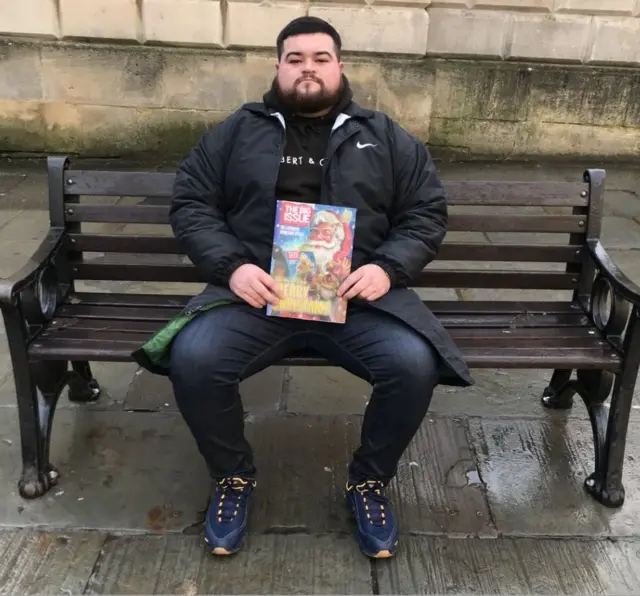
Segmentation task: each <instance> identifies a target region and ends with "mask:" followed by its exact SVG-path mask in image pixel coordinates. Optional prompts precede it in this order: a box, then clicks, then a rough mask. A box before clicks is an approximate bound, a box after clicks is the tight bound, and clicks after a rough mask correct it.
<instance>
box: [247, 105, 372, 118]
mask: <svg viewBox="0 0 640 596" xmlns="http://www.w3.org/2000/svg"><path fill="white" fill-rule="evenodd" d="M241 109H243V110H247V111H249V112H252V113H254V114H259V115H261V116H270V115H272V114H275V113H276V110H275V109H273V108H268V107H267V106H265V104H264V103H262V102H257V101H256V102H250V103H246V104H244V105H243V106H242V108H241ZM344 113H345V114H347V115H348V116H350V117H352V118H361V119H365V120H366V119H369V118H373V116H374V112H373V111H372V110H367V109H366V108H363V107H361V106H360V105H358V104H357V103H356V102H355V101H352V102H351V103H350V104H349V105H348V106H347V107H346V108H345V109H344Z"/></svg>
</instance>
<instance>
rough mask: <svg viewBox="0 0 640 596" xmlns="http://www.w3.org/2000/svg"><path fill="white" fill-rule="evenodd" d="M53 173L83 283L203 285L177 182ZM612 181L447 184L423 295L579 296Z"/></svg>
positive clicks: (58, 217) (55, 168) (53, 168)
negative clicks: (484, 291)
mask: <svg viewBox="0 0 640 596" xmlns="http://www.w3.org/2000/svg"><path fill="white" fill-rule="evenodd" d="M48 166H49V179H50V215H51V223H52V225H54V226H64V227H66V229H67V231H68V232H69V238H70V242H71V245H70V248H71V250H72V251H73V252H72V254H71V261H72V266H73V277H74V279H77V280H120V281H139V282H145V281H155V282H201V281H202V280H200V279H199V278H198V275H197V273H196V270H195V268H194V267H193V265H192V264H191V263H190V262H189V261H188V259H187V258H186V257H182V258H181V257H180V255H182V254H183V253H182V251H181V250H180V247H179V246H178V244H177V242H176V240H175V239H174V238H173V236H172V233H171V228H170V226H169V225H168V210H169V204H170V197H171V192H172V187H173V181H174V174H173V173H158V172H114V171H80V170H73V169H70V168H69V161H68V159H67V158H61V157H54V158H49V164H48ZM604 176H605V173H604V171H602V170H588V171H587V172H585V174H584V177H583V179H582V180H579V181H576V182H575V183H574V182H569V183H565V182H544V181H526V182H521V181H518V182H512V181H495V180H494V181H482V180H479V181H457V180H446V179H445V180H443V184H444V185H445V189H446V194H447V198H448V204H449V212H450V218H449V232H448V233H447V236H446V238H445V242H444V245H443V246H442V248H441V250H440V253H439V255H438V258H437V261H436V262H435V263H433V264H431V265H430V266H429V267H428V268H427V269H426V270H425V271H424V272H423V273H422V274H421V275H420V276H418V278H417V279H415V280H414V283H413V284H412V285H413V287H418V288H420V287H424V288H426V287H431V288H433V287H440V288H494V289H498V288H513V289H528V290H576V289H577V286H578V283H579V280H580V275H581V273H582V270H583V267H584V266H585V263H584V262H583V250H582V249H583V245H584V243H585V239H586V237H587V236H588V237H590V238H597V237H599V236H600V232H601V221H602V205H603V187H604ZM96 224H99V225H96ZM94 253H99V255H98V257H99V258H96V255H95V254H94ZM133 255H136V256H135V257H134V256H133ZM140 255H156V258H152V262H150V261H148V260H147V261H145V260H144V259H141V258H140ZM158 255H173V256H171V257H169V256H166V257H164V258H158ZM517 263H524V264H527V265H523V266H524V267H528V269H527V270H522V268H521V267H517V266H516V264H517ZM586 290H587V288H584V289H583V291H586ZM583 291H581V292H580V293H583Z"/></svg>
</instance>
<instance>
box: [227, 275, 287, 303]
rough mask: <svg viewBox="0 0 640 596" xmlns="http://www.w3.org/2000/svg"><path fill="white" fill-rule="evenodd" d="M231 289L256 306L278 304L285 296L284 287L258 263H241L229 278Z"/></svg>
mask: <svg viewBox="0 0 640 596" xmlns="http://www.w3.org/2000/svg"><path fill="white" fill-rule="evenodd" d="M229 287H230V288H231V291H232V292H233V293H234V294H235V295H236V296H238V297H239V298H242V299H243V300H244V301H245V302H247V303H249V304H250V305H251V306H253V307H254V308H262V307H263V306H265V304H267V302H269V303H270V304H277V303H278V301H279V300H280V299H281V298H283V297H284V295H283V293H282V289H281V288H280V286H279V285H278V284H277V283H276V281H275V280H274V279H273V277H271V276H270V275H269V274H268V273H265V272H264V271H263V270H262V269H260V267H257V266H256V265H251V264H246V265H240V267H238V268H237V269H236V270H235V271H234V272H233V274H232V275H231V278H230V279H229Z"/></svg>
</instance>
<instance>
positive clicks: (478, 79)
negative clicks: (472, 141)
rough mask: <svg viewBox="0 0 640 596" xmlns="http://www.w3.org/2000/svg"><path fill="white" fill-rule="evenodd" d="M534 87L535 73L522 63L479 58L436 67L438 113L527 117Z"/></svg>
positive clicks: (505, 118)
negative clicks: (533, 77)
mask: <svg viewBox="0 0 640 596" xmlns="http://www.w3.org/2000/svg"><path fill="white" fill-rule="evenodd" d="M530 87H531V77H530V76H528V73H527V70H526V67H524V66H522V65H516V64H511V63H508V62H496V61H494V62H490V63H489V62H484V61H478V60H473V61H471V60H470V61H467V62H464V63H460V62H456V63H453V62H447V63H441V64H438V66H437V68H436V79H435V95H434V116H437V117H440V118H464V119H469V120H472V121H476V120H497V121H502V122H504V121H510V120H514V121H515V120H526V119H527V118H528V112H529V109H530V108H529V104H530V100H529V95H530V91H531V89H530ZM452 126H453V128H457V126H456V125H455V124H454V123H452ZM460 132H463V133H464V130H462V131H460Z"/></svg>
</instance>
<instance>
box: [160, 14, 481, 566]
mask: <svg viewBox="0 0 640 596" xmlns="http://www.w3.org/2000/svg"><path fill="white" fill-rule="evenodd" d="M340 51H341V40H340V36H339V34H338V33H337V31H336V30H335V29H334V28H333V27H332V26H331V25H330V24H329V23H327V22H325V21H323V20H321V19H317V18H312V17H301V18H299V19H295V20H294V21H292V22H291V23H289V24H288V25H287V26H286V27H285V28H284V29H283V30H282V31H281V33H280V34H279V36H278V39H277V55H278V61H277V64H276V73H277V74H276V77H275V80H274V82H273V86H272V88H271V90H269V91H268V92H267V93H266V94H265V95H264V98H263V100H264V101H263V102H261V103H249V104H246V105H244V106H242V107H241V108H239V109H238V111H236V112H235V113H234V114H232V115H231V116H229V117H228V118H227V119H225V120H224V121H223V122H222V123H220V124H219V125H217V126H216V127H214V128H212V129H211V130H209V131H208V132H207V133H205V134H204V135H203V137H202V138H201V139H200V141H199V143H198V144H197V146H196V147H195V148H194V149H193V151H192V152H191V154H190V155H189V156H188V157H187V159H186V160H185V161H184V162H183V163H182V164H181V165H180V166H179V169H178V172H177V178H176V183H175V188H174V195H173V201H172V206H171V225H172V227H173V230H174V233H175V235H176V237H177V239H178V240H179V242H180V244H181V246H182V247H183V249H184V251H185V252H186V254H187V255H188V256H189V258H190V259H191V260H192V261H193V263H194V264H195V265H196V267H197V268H198V269H199V271H200V272H201V274H202V275H203V277H204V279H206V280H207V281H209V285H208V286H207V288H206V289H205V290H204V291H203V293H202V294H200V295H198V296H196V297H195V298H194V299H193V300H192V302H191V303H190V305H189V307H188V309H187V312H190V313H197V316H196V317H194V318H193V319H192V320H191V321H190V322H189V323H188V324H187V325H186V326H185V327H184V328H183V329H182V330H180V332H179V333H178V335H177V337H176V338H175V340H174V342H173V345H172V350H171V370H170V378H171V382H172V384H173V388H174V391H175V395H176V401H177V403H178V406H179V408H180V412H181V413H182V416H183V417H184V419H185V421H186V423H187V424H188V426H189V428H190V430H191V432H192V434H193V436H194V438H195V440H196V443H197V446H198V449H199V450H200V453H201V454H202V456H203V457H204V459H205V460H206V463H207V465H208V467H209V470H210V473H211V475H212V477H213V478H214V479H215V480H216V481H217V484H216V492H215V494H214V495H213V497H212V500H211V504H210V507H209V511H208V513H207V517H206V522H205V529H204V536H205V541H206V543H207V545H208V548H209V549H211V551H212V552H213V553H215V554H218V555H227V554H231V553H233V552H236V551H237V550H238V549H239V548H240V546H241V544H242V539H243V536H244V534H245V531H246V527H247V512H248V505H249V501H250V499H251V494H252V491H253V488H254V487H255V485H256V482H255V478H256V468H255V467H254V463H253V458H252V452H251V447H250V446H249V444H248V442H247V440H246V439H245V436H244V417H243V407H242V402H241V398H240V395H239V392H238V385H239V382H240V380H242V379H245V378H247V377H248V376H251V375H252V374H255V373H256V372H258V371H260V370H262V369H264V368H265V367H267V366H269V365H270V364H273V363H276V362H277V361H279V360H281V359H282V358H283V357H285V356H286V355H288V354H290V353H291V352H292V351H296V350H300V349H306V348H311V349H313V350H316V351H318V352H320V353H321V354H322V355H324V356H325V357H326V358H327V359H329V360H330V361H331V362H332V363H333V364H335V365H337V366H341V367H343V368H344V369H346V370H348V371H349V372H351V373H353V374H355V375H357V376H359V377H361V378H362V379H365V380H366V381H368V382H369V383H370V384H371V385H372V386H373V393H372V395H371V399H370V401H369V403H368V405H367V407H366V411H365V415H364V420H363V424H362V435H361V444H360V446H359V447H358V449H357V450H356V451H355V453H354V454H353V458H352V461H351V464H350V466H349V470H348V477H347V478H346V488H345V497H346V501H347V505H348V506H349V507H350V508H351V510H352V512H353V514H354V515H355V518H356V521H357V539H358V543H359V545H360V548H361V550H362V551H363V552H364V554H366V555H368V556H370V557H389V556H392V555H393V554H394V552H395V550H396V546H397V544H398V524H397V521H396V518H395V517H394V513H393V510H392V508H391V506H390V504H389V502H388V500H387V497H386V496H385V487H386V486H387V484H388V483H389V481H390V480H391V479H392V478H393V477H394V475H395V474H396V471H397V466H398V461H399V459H400V457H401V456H402V454H403V452H404V451H405V450H406V448H407V446H408V445H409V443H410V441H411V440H412V438H413V436H414V434H415V433H416V431H417V430H418V428H419V426H420V425H421V423H422V421H423V419H424V417H425V414H426V412H427V409H428V407H429V402H430V400H431V396H432V393H433V390H434V387H435V386H436V385H437V384H438V383H441V384H448V385H457V386H468V385H470V384H471V383H472V382H473V381H472V380H471V377H470V375H469V371H468V368H467V366H466V364H465V362H464V361H463V359H462V356H461V354H460V353H459V351H458V350H457V348H456V346H455V345H454V343H453V341H452V340H451V338H450V337H449V335H448V334H447V332H446V331H445V330H444V328H443V327H442V326H441V324H440V323H439V322H438V320H437V319H436V318H435V317H434V315H433V314H432V313H431V311H430V310H429V309H428V308H427V307H426V306H425V305H424V304H423V303H422V301H421V300H420V298H419V297H418V295H417V294H416V293H415V292H413V291H412V290H409V289H408V288H407V286H408V284H409V282H410V281H411V279H412V278H413V277H414V276H416V275H417V274H419V273H420V272H421V271H422V269H423V268H424V267H425V266H426V265H427V264H428V263H429V262H430V261H432V260H433V259H434V257H435V255H436V253H437V252H438V249H439V247H440V244H441V243H442V240H443V238H444V235H445V232H446V226H447V206H446V200H445V196H444V192H443V188H442V186H441V184H440V181H439V178H438V175H437V172H436V168H435V166H434V163H433V161H432V159H431V156H430V155H429V152H428V151H427V149H426V148H425V147H424V145H423V144H422V143H420V142H419V141H418V140H417V139H416V138H414V137H413V136H411V135H410V134H409V133H407V132H406V131H405V130H403V129H402V128H401V127H400V126H399V125H398V124H397V123H395V122H394V121H393V120H391V119H390V118H389V117H388V116H386V115H385V114H383V113H380V112H377V111H373V110H367V109H364V108H362V107H360V106H359V105H357V104H356V103H355V102H353V101H352V92H351V89H350V88H349V83H348V80H347V78H346V77H345V76H344V74H343V69H344V66H343V63H342V62H341V61H340ZM279 199H280V200H291V201H298V202H303V203H315V204H329V205H336V206H346V207H353V208H356V209H357V217H356V228H355V237H354V240H353V255H352V268H351V273H350V274H349V275H348V277H347V278H346V280H344V282H343V283H342V285H341V286H340V288H339V290H338V295H340V296H344V297H345V298H346V299H347V300H348V302H347V304H348V308H347V318H346V322H345V323H343V324H339V323H338V324H337V323H331V322H318V321H309V320H300V319H296V318H283V317H276V316H268V315H267V313H266V308H265V307H266V306H267V304H271V305H273V304H277V302H278V300H279V298H281V297H282V288H281V287H280V286H279V284H278V283H277V282H276V280H275V279H274V277H272V276H271V275H270V274H269V273H268V272H269V271H270V266H271V258H272V247H273V237H274V236H273V234H274V222H275V213H276V201H277V200H279ZM325 223H326V224H328V225H326V226H325V230H324V232H326V236H327V242H330V241H331V240H332V238H333V236H334V235H338V236H339V237H340V236H341V234H342V233H343V232H344V229H342V230H341V229H340V225H339V224H338V223H336V222H331V221H330V220H328V221H327V222H325ZM318 240H319V241H321V240H322V238H318ZM282 490H283V491H286V490H287V487H286V486H283V487H282Z"/></svg>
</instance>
